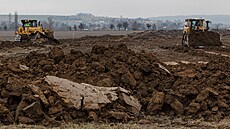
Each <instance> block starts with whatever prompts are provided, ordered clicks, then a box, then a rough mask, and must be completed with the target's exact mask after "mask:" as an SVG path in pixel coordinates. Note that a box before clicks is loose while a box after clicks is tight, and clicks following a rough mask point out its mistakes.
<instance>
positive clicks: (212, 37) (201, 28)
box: [182, 18, 222, 48]
mask: <svg viewBox="0 0 230 129" xmlns="http://www.w3.org/2000/svg"><path fill="white" fill-rule="evenodd" d="M210 23H211V21H205V19H203V18H192V19H185V26H184V30H183V37H182V45H183V46H187V47H194V48H203V47H207V46H222V42H221V40H220V34H219V33H217V32H214V31H210V28H209V24H210Z"/></svg>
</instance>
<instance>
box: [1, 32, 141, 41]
mask: <svg viewBox="0 0 230 129" xmlns="http://www.w3.org/2000/svg"><path fill="white" fill-rule="evenodd" d="M133 32H140V31H55V32H54V36H55V38H57V39H70V38H80V37H84V36H86V35H88V36H100V35H106V34H110V35H127V34H130V33H133ZM14 37H15V34H14V31H0V40H10V41H13V40H14Z"/></svg>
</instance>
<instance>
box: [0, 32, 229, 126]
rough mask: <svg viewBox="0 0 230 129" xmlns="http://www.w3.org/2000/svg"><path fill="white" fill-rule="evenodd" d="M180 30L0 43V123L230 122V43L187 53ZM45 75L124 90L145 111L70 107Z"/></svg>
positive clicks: (118, 105)
mask: <svg viewBox="0 0 230 129" xmlns="http://www.w3.org/2000/svg"><path fill="white" fill-rule="evenodd" d="M181 33H182V32H180V31H154V32H152V31H146V32H142V33H133V34H129V35H127V36H110V35H105V36H87V37H83V38H79V39H75V40H73V39H65V40H60V41H61V43H60V44H55V43H44V44H29V43H24V44H20V43H14V42H8V41H4V42H1V44H0V48H1V49H2V51H3V52H2V53H1V55H2V56H1V58H0V59H1V65H0V78H1V79H0V80H1V81H0V86H1V87H0V91H1V95H0V96H1V97H0V98H1V99H0V108H1V110H0V121H1V123H3V124H13V123H15V122H16V123H23V124H42V125H51V126H57V125H59V124H61V123H62V122H66V123H68V122H81V121H92V120H94V121H104V122H121V121H123V122H127V121H129V120H132V121H138V120H140V119H143V118H145V116H148V115H152V116H156V115H160V116H169V117H175V116H176V117H180V116H183V117H187V118H192V119H204V120H205V121H214V122H217V121H220V120H223V119H229V117H230V116H229V114H230V107H229V106H230V95H229V94H230V79H229V78H230V69H229V68H230V58H229V56H230V51H229V50H230V47H229V46H230V43H229V41H230V40H228V37H227V36H226V37H225V38H224V40H223V41H225V42H223V45H224V46H225V47H206V48H204V49H193V48H184V47H182V46H181V45H180V44H181V43H180V41H181ZM222 33H224V32H222ZM19 48H20V49H19ZM172 63H177V65H172ZM46 75H53V76H57V77H61V78H66V79H68V80H71V81H74V82H78V83H82V82H83V83H89V84H92V85H96V86H103V87H117V86H119V87H123V88H125V89H127V90H130V91H131V94H132V95H133V96H134V97H135V98H137V99H138V100H139V101H140V103H141V104H142V109H141V112H142V113H141V114H140V115H139V116H137V117H136V116H135V117H134V115H133V114H130V113H129V112H128V111H127V110H128V109H126V107H122V106H121V105H122V102H117V103H113V104H111V105H107V106H106V107H105V108H103V109H102V110H101V111H96V112H95V111H82V110H76V109H73V108H71V107H68V106H67V105H65V103H64V102H62V101H60V100H61V99H60V97H59V96H58V95H57V94H55V93H54V92H52V90H51V89H50V88H52V86H49V85H48V84H47V83H46V82H45V81H44V77H45V76H46ZM31 85H36V86H38V87H39V90H35V89H34V88H33V87H31ZM41 94H44V97H45V98H46V99H47V100H48V103H47V102H45V101H43V99H42V98H41ZM37 95H40V96H39V97H38V96H37ZM113 108H114V109H116V110H114V111H113V115H112V116H108V115H107V114H106V112H107V111H111V109H113ZM35 114H36V115H35Z"/></svg>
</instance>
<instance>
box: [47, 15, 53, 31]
mask: <svg viewBox="0 0 230 129" xmlns="http://www.w3.org/2000/svg"><path fill="white" fill-rule="evenodd" d="M48 24H49V29H53V25H54V21H53V19H52V18H51V17H49V18H48Z"/></svg>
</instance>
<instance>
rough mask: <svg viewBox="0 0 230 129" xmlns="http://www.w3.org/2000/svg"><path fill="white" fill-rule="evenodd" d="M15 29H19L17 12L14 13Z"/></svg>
mask: <svg viewBox="0 0 230 129" xmlns="http://www.w3.org/2000/svg"><path fill="white" fill-rule="evenodd" d="M14 29H15V31H16V30H17V29H18V13H17V11H15V13H14Z"/></svg>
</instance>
